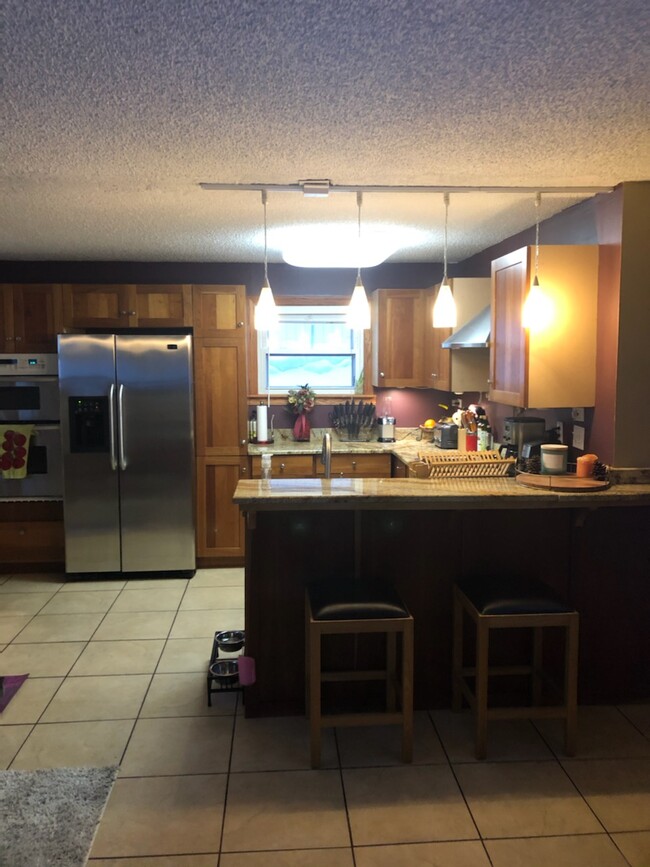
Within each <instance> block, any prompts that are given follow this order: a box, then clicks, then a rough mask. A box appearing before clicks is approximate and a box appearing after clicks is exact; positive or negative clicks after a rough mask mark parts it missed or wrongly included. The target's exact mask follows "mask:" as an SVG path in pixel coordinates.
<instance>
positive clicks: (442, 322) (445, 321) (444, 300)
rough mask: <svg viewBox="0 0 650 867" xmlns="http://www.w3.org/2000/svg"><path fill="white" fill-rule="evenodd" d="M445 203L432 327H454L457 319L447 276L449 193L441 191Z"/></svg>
mask: <svg viewBox="0 0 650 867" xmlns="http://www.w3.org/2000/svg"><path fill="white" fill-rule="evenodd" d="M443 200H444V203H445V237H444V250H443V255H444V270H443V275H442V282H441V284H440V288H439V289H438V294H437V296H436V300H435V303H434V305H433V327H434V328H455V327H456V321H457V313H456V302H455V301H454V296H453V294H452V291H451V286H450V285H449V278H448V277H447V224H448V219H449V193H443Z"/></svg>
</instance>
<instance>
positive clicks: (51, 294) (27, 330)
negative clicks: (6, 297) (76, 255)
mask: <svg viewBox="0 0 650 867" xmlns="http://www.w3.org/2000/svg"><path fill="white" fill-rule="evenodd" d="M13 300H14V305H13V306H14V335H15V350H16V352H56V335H57V334H58V333H59V331H61V325H62V316H61V314H62V310H61V287H60V286H58V285H53V284H33V285H32V284H29V285H25V286H14V289H13Z"/></svg>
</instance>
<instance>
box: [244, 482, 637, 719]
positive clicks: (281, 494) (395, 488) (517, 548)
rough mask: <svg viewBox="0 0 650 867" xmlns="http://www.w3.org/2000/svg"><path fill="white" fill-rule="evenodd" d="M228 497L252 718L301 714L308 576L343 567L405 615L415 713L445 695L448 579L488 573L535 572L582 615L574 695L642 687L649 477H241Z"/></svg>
mask: <svg viewBox="0 0 650 867" xmlns="http://www.w3.org/2000/svg"><path fill="white" fill-rule="evenodd" d="M234 500H235V502H236V503H237V504H238V505H239V507H240V508H241V509H242V511H243V512H244V514H245V516H246V522H247V542H246V633H247V634H246V648H247V653H248V654H250V655H251V656H253V657H255V659H256V665H257V683H256V684H255V685H254V686H252V687H249V688H247V696H246V713H247V715H249V716H264V715H276V714H283V713H302V712H303V711H304V703H303V690H304V667H303V650H304V639H303V599H304V587H305V583H306V582H308V581H310V580H317V579H327V578H332V577H335V576H341V575H346V576H349V577H350V580H353V579H354V576H355V575H367V576H383V577H385V578H387V579H388V580H390V581H392V582H393V583H394V585H395V586H396V588H397V589H398V591H399V592H400V594H401V595H402V597H403V599H404V600H405V602H406V604H407V605H408V607H409V609H410V610H411V612H412V614H413V616H414V618H415V663H416V671H415V703H416V707H418V708H426V707H447V706H449V704H450V667H451V598H452V597H451V588H452V584H453V581H454V580H455V579H457V578H460V577H464V576H466V575H469V574H472V573H479V574H480V573H484V574H487V573H488V572H495V571H497V572H499V573H508V574H514V575H523V574H526V575H532V576H535V577H537V578H539V579H541V580H543V581H545V582H546V583H547V584H548V585H550V586H552V587H553V588H554V589H555V590H557V591H558V592H559V593H560V594H562V595H563V597H564V598H566V599H568V600H569V601H570V602H571V603H572V604H573V605H575V606H576V608H577V609H578V611H580V615H581V647H580V680H579V694H580V701H581V702H582V703H616V702H624V701H635V700H642V699H646V700H647V698H648V696H649V695H650V665H649V660H648V651H647V635H648V634H649V633H650V580H649V578H650V534H649V533H648V529H650V485H648V484H618V485H613V486H612V487H610V488H609V489H607V490H604V491H598V492H594V493H552V492H550V491H546V490H539V489H532V488H526V487H523V486H521V485H519V484H518V483H517V482H516V481H515V479H511V478H498V479H477V478H475V479H460V480H455V479H440V480H428V479H427V480H422V479H395V478H393V479H388V478H386V479H332V480H321V479H287V480H282V479H281V480H271V481H270V482H262V481H259V482H258V481H252V480H246V481H242V482H240V483H239V485H238V486H237V489H236V492H235V497H234ZM495 650H496V651H497V653H498V651H499V648H498V647H497V648H495ZM553 650H554V648H553V647H551V648H550V651H551V655H552V654H553Z"/></svg>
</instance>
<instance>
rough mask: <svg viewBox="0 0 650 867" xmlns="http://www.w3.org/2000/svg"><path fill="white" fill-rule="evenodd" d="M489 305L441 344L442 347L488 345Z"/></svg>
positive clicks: (480, 347) (463, 347) (461, 347)
mask: <svg viewBox="0 0 650 867" xmlns="http://www.w3.org/2000/svg"><path fill="white" fill-rule="evenodd" d="M490 325H491V323H490V305H489V304H488V306H487V307H486V308H485V309H484V310H481V312H480V313H478V314H477V315H476V316H475V317H474V318H473V319H470V321H469V322H467V323H465V325H463V327H462V328H459V329H458V331H456V332H455V333H454V334H452V335H451V336H450V337H448V338H447V339H446V340H445V341H444V342H443V344H442V348H443V349H485V347H486V346H489V345H490Z"/></svg>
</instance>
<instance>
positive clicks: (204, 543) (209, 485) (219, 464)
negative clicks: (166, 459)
mask: <svg viewBox="0 0 650 867" xmlns="http://www.w3.org/2000/svg"><path fill="white" fill-rule="evenodd" d="M246 474H247V467H246V459H242V458H241V457H238V456H232V457H215V458H211V457H210V458H198V460H197V501H198V502H197V510H196V512H197V554H198V556H199V557H242V556H243V554H244V540H245V534H244V519H243V518H242V515H241V513H240V510H239V507H238V506H236V505H235V504H234V503H233V501H232V498H233V495H234V493H235V488H236V487H237V482H238V481H239V479H240V478H242V476H243V477H246Z"/></svg>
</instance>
